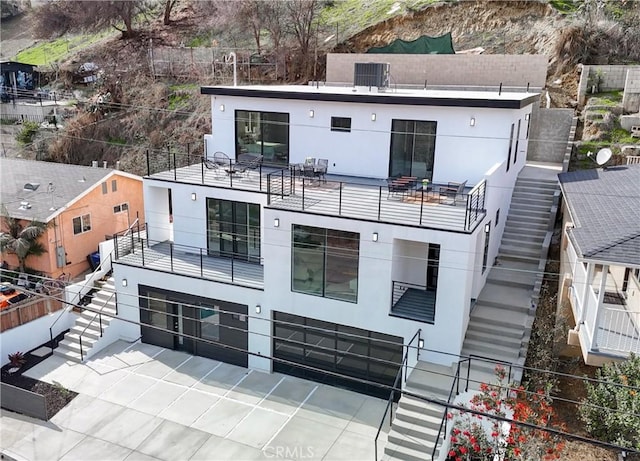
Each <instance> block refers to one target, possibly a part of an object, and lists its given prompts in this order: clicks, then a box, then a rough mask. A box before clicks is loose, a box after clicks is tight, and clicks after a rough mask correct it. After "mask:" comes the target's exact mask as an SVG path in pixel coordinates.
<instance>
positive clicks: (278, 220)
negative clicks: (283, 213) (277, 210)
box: [273, 218, 280, 227]
mask: <svg viewBox="0 0 640 461" xmlns="http://www.w3.org/2000/svg"><path fill="white" fill-rule="evenodd" d="M273 227H280V218H275V219H274V220H273Z"/></svg>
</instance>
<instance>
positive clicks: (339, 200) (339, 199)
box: [338, 181, 344, 216]
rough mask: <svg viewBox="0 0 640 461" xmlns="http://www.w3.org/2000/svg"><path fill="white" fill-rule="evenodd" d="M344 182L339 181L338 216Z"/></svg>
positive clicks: (340, 208)
mask: <svg viewBox="0 0 640 461" xmlns="http://www.w3.org/2000/svg"><path fill="white" fill-rule="evenodd" d="M343 184H344V183H343V182H342V181H340V190H339V192H340V195H339V196H338V216H342V185H343Z"/></svg>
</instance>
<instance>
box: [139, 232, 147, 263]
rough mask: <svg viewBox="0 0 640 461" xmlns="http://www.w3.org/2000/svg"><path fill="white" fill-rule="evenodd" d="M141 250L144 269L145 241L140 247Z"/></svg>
mask: <svg viewBox="0 0 640 461" xmlns="http://www.w3.org/2000/svg"><path fill="white" fill-rule="evenodd" d="M148 242H149V239H147V244H148ZM140 249H141V251H142V267H144V241H143V242H142V245H140Z"/></svg>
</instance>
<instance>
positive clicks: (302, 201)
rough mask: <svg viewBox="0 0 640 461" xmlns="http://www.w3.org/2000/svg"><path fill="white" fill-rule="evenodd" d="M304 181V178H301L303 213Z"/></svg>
mask: <svg viewBox="0 0 640 461" xmlns="http://www.w3.org/2000/svg"><path fill="white" fill-rule="evenodd" d="M304 179H305V178H302V211H304V190H305V187H304Z"/></svg>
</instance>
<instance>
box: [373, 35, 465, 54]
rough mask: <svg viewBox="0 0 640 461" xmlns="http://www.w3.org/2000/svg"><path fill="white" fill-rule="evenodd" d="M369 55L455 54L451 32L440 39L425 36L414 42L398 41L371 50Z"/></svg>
mask: <svg viewBox="0 0 640 461" xmlns="http://www.w3.org/2000/svg"><path fill="white" fill-rule="evenodd" d="M367 53H388V54H455V51H454V49H453V41H452V40H451V32H447V33H446V34H444V35H441V36H440V37H428V36H426V35H423V36H422V37H420V38H417V39H415V40H413V41H412V42H405V41H404V40H400V39H397V40H396V41H394V42H392V43H390V44H389V45H387V46H380V47H377V48H370V49H369V51H367Z"/></svg>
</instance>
